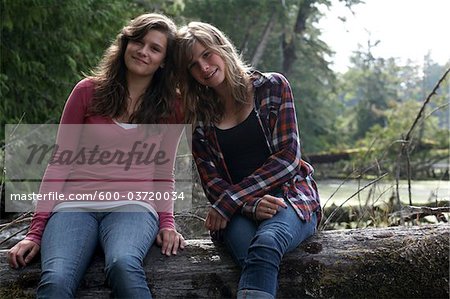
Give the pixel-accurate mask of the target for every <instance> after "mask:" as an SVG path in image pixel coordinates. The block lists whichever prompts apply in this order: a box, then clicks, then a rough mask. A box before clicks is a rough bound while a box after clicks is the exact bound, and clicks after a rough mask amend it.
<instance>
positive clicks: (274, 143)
mask: <svg viewBox="0 0 450 299" xmlns="http://www.w3.org/2000/svg"><path fill="white" fill-rule="evenodd" d="M252 82H253V87H254V100H255V108H254V109H255V111H256V114H257V118H258V120H259V123H260V125H261V128H262V130H263V133H264V136H265V137H266V141H267V146H268V147H269V150H270V157H269V158H268V159H267V161H266V162H265V163H264V164H263V165H262V166H261V167H260V168H258V169H257V170H255V171H254V172H253V173H252V174H251V175H249V176H247V177H246V178H244V179H243V180H242V181H241V182H239V183H237V184H232V183H231V178H230V175H229V173H228V170H227V166H226V164H225V160H224V156H223V154H222V151H221V149H220V146H219V143H218V140H217V137H216V134H215V130H214V127H213V126H212V125H205V124H203V123H201V122H200V123H199V124H198V126H197V127H196V128H195V129H194V132H193V140H192V147H193V156H194V159H195V163H196V165H197V169H198V172H199V175H200V179H201V182H202V186H203V189H204V191H205V194H206V196H207V198H208V200H209V201H210V202H211V204H212V207H213V208H214V209H216V210H217V211H218V212H219V213H220V214H221V215H222V216H223V217H225V218H226V219H227V220H230V219H231V217H232V215H233V214H234V213H235V212H236V211H240V212H241V213H242V214H244V215H246V216H248V217H251V218H253V219H255V218H254V217H255V211H256V206H257V204H258V203H259V201H260V200H261V198H262V197H263V196H264V195H266V194H269V193H271V192H276V191H278V192H279V191H280V190H281V192H282V194H283V197H284V198H285V199H287V200H288V201H289V202H290V203H291V205H292V206H293V207H294V209H295V211H296V212H297V214H298V216H299V218H300V219H303V220H306V221H309V220H310V219H311V216H312V214H313V213H316V212H317V216H318V219H317V223H318V224H319V223H320V219H321V208H320V201H319V194H318V191H317V186H316V183H315V182H314V180H313V178H312V174H313V168H312V166H311V165H309V164H308V163H307V162H305V161H303V160H302V159H301V153H300V141H299V134H298V128H297V119H296V113H295V107H294V99H293V95H292V91H291V87H290V85H289V82H288V81H287V79H286V78H285V77H284V76H283V75H281V74H278V73H264V74H263V73H259V72H256V71H255V72H253V73H252Z"/></svg>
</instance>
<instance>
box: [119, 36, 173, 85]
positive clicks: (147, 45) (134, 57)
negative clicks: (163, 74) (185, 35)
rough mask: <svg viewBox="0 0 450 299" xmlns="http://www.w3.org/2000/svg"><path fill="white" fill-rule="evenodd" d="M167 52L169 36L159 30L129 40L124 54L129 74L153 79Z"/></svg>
mask: <svg viewBox="0 0 450 299" xmlns="http://www.w3.org/2000/svg"><path fill="white" fill-rule="evenodd" d="M166 52H167V36H166V35H165V34H164V33H162V32H160V31H158V30H150V31H149V32H147V34H146V35H144V37H142V38H141V39H138V40H129V41H128V45H127V48H126V50H125V54H124V60H125V65H126V67H127V76H131V77H145V78H149V79H150V80H151V79H152V78H153V74H154V73H155V72H156V71H157V70H158V68H159V67H162V66H163V62H164V58H165V57H166Z"/></svg>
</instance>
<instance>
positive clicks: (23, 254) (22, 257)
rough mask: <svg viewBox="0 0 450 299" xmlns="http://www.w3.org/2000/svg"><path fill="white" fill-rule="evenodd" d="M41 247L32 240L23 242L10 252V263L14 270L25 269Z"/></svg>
mask: <svg viewBox="0 0 450 299" xmlns="http://www.w3.org/2000/svg"><path fill="white" fill-rule="evenodd" d="M40 248H41V247H40V246H39V245H38V244H37V243H35V242H34V241H31V240H22V241H20V242H19V243H17V244H16V245H14V247H12V248H11V249H10V250H9V251H8V255H7V256H8V263H9V265H10V266H11V267H12V268H15V269H17V268H19V266H20V267H25V266H26V265H27V264H28V263H29V262H31V260H32V259H33V258H34V257H35V256H36V254H37V253H38V252H39V249H40Z"/></svg>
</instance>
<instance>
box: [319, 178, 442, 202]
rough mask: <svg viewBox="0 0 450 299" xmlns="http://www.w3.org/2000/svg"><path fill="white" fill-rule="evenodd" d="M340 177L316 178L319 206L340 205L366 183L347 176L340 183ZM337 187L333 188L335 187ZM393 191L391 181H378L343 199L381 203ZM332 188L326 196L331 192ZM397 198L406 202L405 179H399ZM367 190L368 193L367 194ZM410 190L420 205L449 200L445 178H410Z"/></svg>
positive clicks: (393, 184)
mask: <svg viewBox="0 0 450 299" xmlns="http://www.w3.org/2000/svg"><path fill="white" fill-rule="evenodd" d="M342 182H343V181H342V180H317V185H318V188H319V194H320V197H321V203H322V206H324V205H325V203H326V202H327V200H328V202H327V203H326V206H330V205H332V204H333V203H334V204H336V205H341V204H342V203H343V202H345V201H346V200H347V199H348V198H349V197H351V196H352V195H353V194H354V193H356V192H357V191H358V189H361V188H363V187H364V186H366V185H367V184H368V183H369V182H370V180H360V181H358V180H349V181H347V182H345V183H344V184H343V185H342V186H340V187H339V185H340V184H341V183H342ZM338 188H339V190H338V191H337V192H336V190H337V189H338ZM395 191H396V186H395V182H394V181H392V182H390V181H383V180H381V181H379V182H377V183H375V184H373V185H371V186H369V187H367V188H366V189H364V190H363V191H361V192H360V193H359V194H358V195H355V196H354V197H353V198H351V199H350V200H348V202H346V203H345V204H346V205H359V204H360V203H361V204H363V205H364V204H365V203H366V201H367V200H368V202H369V204H370V205H372V203H375V204H376V205H379V204H383V203H385V202H387V201H388V200H389V197H391V196H392V194H393V193H395ZM334 192H336V193H335V194H334V195H333V197H332V198H331V199H330V197H331V195H332V194H333V193H334ZM399 193H400V199H401V201H402V203H403V204H405V205H409V196H408V181H406V180H401V181H400V182H399ZM369 194H370V197H369ZM411 194H412V203H413V205H422V204H425V203H430V202H436V201H450V182H449V181H438V180H433V181H411Z"/></svg>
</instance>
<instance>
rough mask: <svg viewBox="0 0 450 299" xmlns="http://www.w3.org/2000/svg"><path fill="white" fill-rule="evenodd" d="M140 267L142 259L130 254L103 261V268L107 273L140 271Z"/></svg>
mask: <svg viewBox="0 0 450 299" xmlns="http://www.w3.org/2000/svg"><path fill="white" fill-rule="evenodd" d="M141 269H142V261H141V260H140V259H139V258H137V257H135V256H132V255H127V254H124V255H119V256H115V257H112V258H109V259H108V260H107V261H105V270H106V274H107V275H111V274H114V273H127V272H128V273H130V272H134V271H140V270H141Z"/></svg>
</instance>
